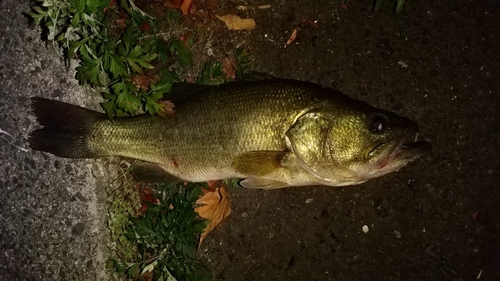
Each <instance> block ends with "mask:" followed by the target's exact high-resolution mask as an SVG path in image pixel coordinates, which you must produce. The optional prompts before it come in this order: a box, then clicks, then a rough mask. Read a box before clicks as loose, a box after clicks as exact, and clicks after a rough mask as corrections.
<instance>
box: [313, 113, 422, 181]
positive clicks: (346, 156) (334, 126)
mask: <svg viewBox="0 0 500 281" xmlns="http://www.w3.org/2000/svg"><path fill="white" fill-rule="evenodd" d="M326 138H327V140H326V141H325V142H324V145H325V147H324V148H322V150H323V154H324V158H323V161H322V162H323V164H322V165H320V166H319V167H318V169H317V171H318V172H319V171H321V174H323V175H325V176H326V174H327V173H328V170H330V173H331V174H332V173H333V174H335V171H338V173H337V174H338V175H337V177H340V178H341V179H340V180H339V179H336V181H342V182H344V184H340V185H350V184H357V183H362V182H365V181H366V180H368V179H370V178H375V177H379V176H382V175H385V174H387V173H391V172H395V171H398V170H399V169H401V168H402V167H404V166H405V165H407V164H408V163H410V162H411V161H413V160H415V159H417V158H419V157H420V156H422V155H424V154H425V153H426V152H428V151H430V149H431V145H430V144H429V143H428V142H425V141H418V125H417V123H415V122H414V121H412V120H410V119H408V118H405V117H401V116H398V115H396V114H394V113H392V112H388V111H384V110H380V109H376V108H373V107H371V106H368V105H365V104H363V106H361V107H360V108H354V109H347V110H343V112H342V114H340V116H339V115H337V116H336V117H333V120H332V122H331V124H330V128H329V130H328V133H327V136H326ZM333 178H335V176H333ZM325 179H327V177H325ZM327 180H328V179H327Z"/></svg>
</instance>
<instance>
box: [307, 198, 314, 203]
mask: <svg viewBox="0 0 500 281" xmlns="http://www.w3.org/2000/svg"><path fill="white" fill-rule="evenodd" d="M312 201H314V199H312V198H309V199H306V204H309V203H311V202H312Z"/></svg>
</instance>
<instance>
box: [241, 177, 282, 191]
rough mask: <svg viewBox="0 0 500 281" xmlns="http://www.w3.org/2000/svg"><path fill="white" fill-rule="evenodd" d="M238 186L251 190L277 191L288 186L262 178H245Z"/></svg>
mask: <svg viewBox="0 0 500 281" xmlns="http://www.w3.org/2000/svg"><path fill="white" fill-rule="evenodd" d="M240 185H241V186H242V187H244V188H252V189H277V188H283V187H287V186H290V185H289V184H287V183H286V182H281V181H275V180H270V179H263V178H247V179H244V180H242V181H241V182H240Z"/></svg>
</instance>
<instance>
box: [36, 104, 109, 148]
mask: <svg viewBox="0 0 500 281" xmlns="http://www.w3.org/2000/svg"><path fill="white" fill-rule="evenodd" d="M31 100H32V102H33V103H32V106H33V110H34V112H35V115H36V118H37V120H38V122H39V123H40V125H42V126H43V127H42V128H41V129H37V130H35V131H33V132H32V133H31V134H30V136H29V139H28V141H29V143H30V147H31V148H32V149H35V150H40V151H45V152H49V153H52V154H55V155H57V156H60V157H65V158H96V157H102V156H106V155H102V153H97V152H95V151H93V150H92V149H91V148H90V146H89V145H88V138H89V136H91V135H92V129H93V125H94V124H95V122H96V121H98V120H103V119H106V115H105V114H102V113H99V112H97V111H92V110H89V109H86V108H83V107H79V106H75V105H71V104H67V103H63V102H60V101H55V100H48V99H44V98H39V97H34V98H32V99H31Z"/></svg>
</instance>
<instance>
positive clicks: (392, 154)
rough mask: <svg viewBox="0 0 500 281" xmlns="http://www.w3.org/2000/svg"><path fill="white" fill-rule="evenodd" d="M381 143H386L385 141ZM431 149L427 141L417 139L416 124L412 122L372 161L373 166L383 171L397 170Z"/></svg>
mask: <svg viewBox="0 0 500 281" xmlns="http://www.w3.org/2000/svg"><path fill="white" fill-rule="evenodd" d="M381 145H387V143H385V144H381ZM377 148H379V146H376V147H375V148H374V149H373V150H376V149H377ZM431 149H432V146H431V144H430V143H429V142H427V141H421V140H419V134H418V126H417V124H416V123H413V124H411V125H410V126H409V127H408V128H407V129H406V130H405V131H404V132H403V135H402V137H401V138H400V139H399V140H398V141H397V142H396V143H395V144H394V145H392V146H388V147H387V148H386V152H385V153H383V154H382V157H380V158H379V159H378V160H377V161H376V162H375V163H374V167H373V168H374V169H375V170H383V171H385V173H389V172H393V171H397V170H399V169H400V168H402V167H404V166H405V165H406V164H408V163H410V162H412V161H414V160H416V159H417V158H419V157H420V156H422V155H424V154H426V153H428V152H430V151H431Z"/></svg>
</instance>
